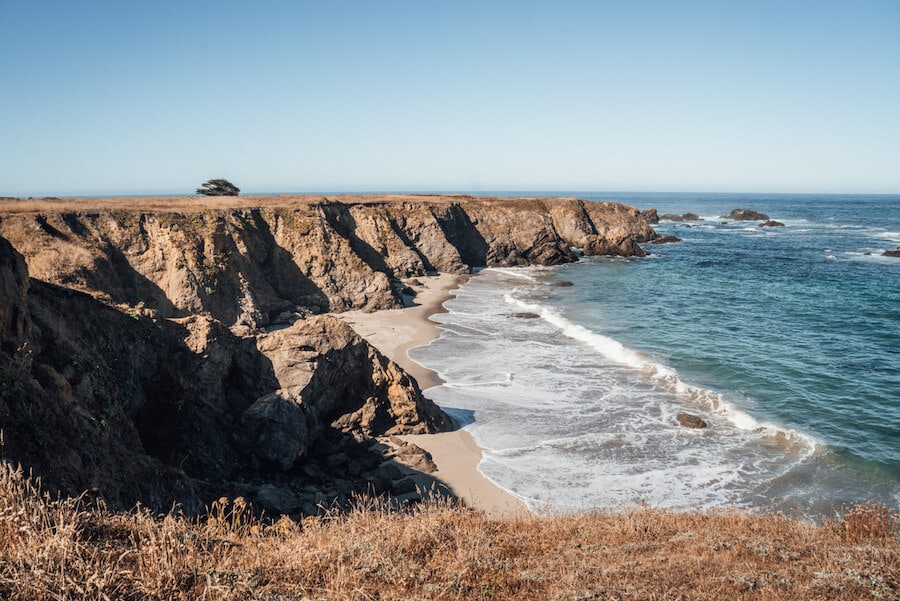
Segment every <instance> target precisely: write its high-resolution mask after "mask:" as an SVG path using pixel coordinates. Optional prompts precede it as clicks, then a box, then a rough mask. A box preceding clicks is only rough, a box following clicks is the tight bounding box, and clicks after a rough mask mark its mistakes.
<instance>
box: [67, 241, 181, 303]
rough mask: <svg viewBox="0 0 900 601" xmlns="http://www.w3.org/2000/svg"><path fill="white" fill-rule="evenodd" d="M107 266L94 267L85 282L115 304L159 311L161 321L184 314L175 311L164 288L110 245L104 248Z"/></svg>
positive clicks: (97, 263)
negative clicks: (141, 272)
mask: <svg viewBox="0 0 900 601" xmlns="http://www.w3.org/2000/svg"><path fill="white" fill-rule="evenodd" d="M103 253H104V254H105V255H106V262H107V264H106V265H102V264H101V263H100V262H96V261H95V263H94V268H93V269H91V270H86V272H85V273H84V278H85V281H86V282H88V285H89V286H90V288H91V289H93V290H103V291H104V292H106V293H107V294H109V295H110V298H112V300H113V302H117V303H127V304H129V305H137V304H138V303H143V304H144V306H146V307H149V308H152V309H156V310H157V311H159V313H160V315H161V316H162V317H180V316H181V315H183V312H182V311H181V310H179V309H178V307H176V306H175V305H174V304H173V303H172V301H171V300H169V297H168V296H166V293H165V292H164V291H163V289H162V288H160V287H159V286H157V285H156V283H154V282H153V281H152V280H150V279H148V278H146V277H145V276H143V275H141V274H140V273H139V272H138V271H137V270H136V269H135V268H134V267H132V265H131V263H130V262H129V261H128V257H126V256H125V253H123V252H122V251H121V249H119V248H118V247H117V246H115V245H114V244H113V243H111V242H107V243H106V245H105V246H104V248H103ZM92 280H96V281H92Z"/></svg>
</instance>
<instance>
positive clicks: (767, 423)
mask: <svg viewBox="0 0 900 601" xmlns="http://www.w3.org/2000/svg"><path fill="white" fill-rule="evenodd" d="M519 195H521V193H519ZM554 195H560V196H562V195H576V196H578V197H580V198H584V199H589V200H606V201H618V202H624V203H626V204H630V205H633V206H636V207H638V208H640V209H645V208H648V207H655V208H657V209H658V211H659V213H660V214H663V213H676V214H680V213H683V212H693V213H696V214H698V215H700V216H701V217H702V219H703V221H694V222H669V221H663V222H660V223H659V224H658V225H656V226H654V227H655V229H656V230H657V231H658V232H659V233H660V234H663V235H674V236H678V237H679V238H682V239H683V241H682V242H680V243H674V244H664V245H653V244H647V245H645V247H644V248H645V249H646V250H647V251H648V252H650V253H651V255H650V256H649V257H645V258H631V259H623V258H609V257H588V258H583V259H582V260H581V261H579V262H578V263H574V264H571V265H565V266H558V267H526V268H491V269H485V270H483V271H480V272H479V273H478V274H477V275H475V276H473V277H472V278H470V280H469V281H468V282H467V283H465V284H464V285H463V286H462V287H461V288H460V289H459V290H458V291H457V292H456V296H455V298H453V299H451V300H449V301H448V302H446V303H445V308H446V310H447V312H446V313H441V314H437V315H434V316H433V317H432V319H433V320H434V321H435V322H437V323H438V324H439V326H440V328H441V335H440V336H439V337H438V338H437V339H435V340H434V341H433V342H432V343H431V344H429V345H428V346H424V347H419V348H415V349H411V350H410V352H409V355H410V357H411V358H412V359H413V360H415V361H417V362H419V363H421V364H422V365H424V366H426V367H429V368H431V369H433V370H435V371H436V372H437V373H438V374H439V375H440V376H441V378H443V379H444V380H445V382H446V383H445V384H443V385H442V386H438V387H435V388H431V389H429V390H427V391H426V396H429V397H430V398H432V399H433V400H435V401H436V402H437V403H438V404H440V405H441V406H442V407H443V408H444V409H445V410H446V411H447V412H449V413H450V414H451V415H453V416H454V417H455V418H456V419H457V421H459V422H460V423H461V424H463V425H464V427H465V429H466V430H468V431H469V432H471V434H472V435H473V436H474V438H475V440H476V441H477V442H478V444H479V445H481V446H482V447H484V448H485V454H484V459H483V461H482V463H481V465H480V467H479V469H480V470H481V471H482V472H483V473H484V474H485V476H487V477H488V478H489V479H491V480H492V481H494V482H495V483H497V484H498V485H499V486H501V487H503V488H504V489H507V490H509V491H510V492H511V493H513V494H514V495H516V496H518V497H520V498H521V499H522V500H523V501H525V503H526V504H527V505H528V506H529V507H530V508H532V509H533V510H536V511H548V510H549V511H582V510H589V509H594V508H606V509H609V508H622V507H627V506H632V505H641V504H646V505H650V506H654V507H661V508H670V509H678V510H681V509H694V508H703V509H708V508H716V507H739V508H745V509H751V510H754V509H759V510H765V511H772V510H775V511H785V512H788V513H792V514H800V515H803V516H811V517H817V516H819V517H821V516H827V515H831V514H833V513H834V512H836V511H838V510H840V508H841V507H842V506H844V505H847V504H852V503H855V502H859V501H863V500H874V501H876V502H880V503H884V504H887V505H889V506H891V507H894V508H897V507H900V259H897V258H890V257H883V256H881V253H882V252H883V251H884V250H887V249H893V248H896V247H898V246H900V196H852V195H840V196H839V195H787V194H778V195H775V194H772V195H768V194H640V193H577V194H569V193H557V194H554ZM735 208H743V209H753V210H756V211H759V212H762V213H766V214H767V215H768V216H769V217H770V218H772V219H775V220H778V221H780V222H783V223H784V224H785V227H777V228H760V227H758V224H759V222H758V221H750V222H744V221H733V220H729V219H721V218H720V216H721V215H725V214H728V213H729V212H730V211H731V210H732V209H735ZM679 413H688V414H691V415H695V416H698V417H700V418H702V419H703V420H704V421H706V422H707V424H708V426H707V427H706V428H703V429H690V428H686V427H684V426H681V425H679V424H678V422H677V420H676V416H677V415H678V414H679Z"/></svg>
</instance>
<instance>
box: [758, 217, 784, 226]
mask: <svg viewBox="0 0 900 601" xmlns="http://www.w3.org/2000/svg"><path fill="white" fill-rule="evenodd" d="M759 227H784V224H783V223H781V222H780V221H775V220H774V219H769V220H768V221H765V222H763V223H760V224H759Z"/></svg>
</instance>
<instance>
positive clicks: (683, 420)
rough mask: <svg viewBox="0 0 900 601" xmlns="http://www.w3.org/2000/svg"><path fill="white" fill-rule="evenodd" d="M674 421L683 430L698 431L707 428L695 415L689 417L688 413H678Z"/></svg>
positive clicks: (704, 422)
mask: <svg viewBox="0 0 900 601" xmlns="http://www.w3.org/2000/svg"><path fill="white" fill-rule="evenodd" d="M675 419H676V420H677V421H678V423H679V424H681V425H682V426H684V427H685V428H695V429H698V430H699V429H701V428H705V427H706V426H707V423H706V421H704V420H703V419H702V418H700V417H698V416H696V415H691V414H690V413H679V414H678V415H676V416H675Z"/></svg>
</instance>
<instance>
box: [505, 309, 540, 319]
mask: <svg viewBox="0 0 900 601" xmlns="http://www.w3.org/2000/svg"><path fill="white" fill-rule="evenodd" d="M509 316H510V317H515V318H517V319H538V318H539V317H540V315H538V314H537V313H529V312H528V311H525V312H522V313H510V314H509Z"/></svg>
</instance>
